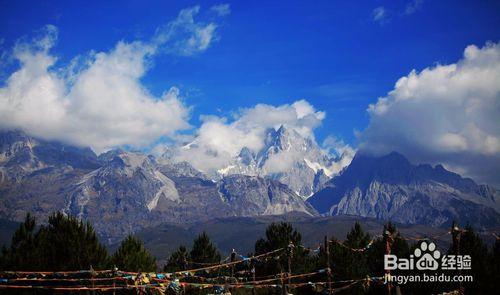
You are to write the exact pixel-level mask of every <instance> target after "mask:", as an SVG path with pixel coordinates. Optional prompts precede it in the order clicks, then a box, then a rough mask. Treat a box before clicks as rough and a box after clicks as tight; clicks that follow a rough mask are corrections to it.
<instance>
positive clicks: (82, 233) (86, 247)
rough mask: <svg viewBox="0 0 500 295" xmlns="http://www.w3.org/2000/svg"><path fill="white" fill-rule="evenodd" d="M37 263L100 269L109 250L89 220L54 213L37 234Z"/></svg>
mask: <svg viewBox="0 0 500 295" xmlns="http://www.w3.org/2000/svg"><path fill="white" fill-rule="evenodd" d="M36 239H37V242H38V253H39V258H40V267H41V269H44V270H80V269H89V267H90V266H92V267H93V268H94V269H102V268H105V267H106V266H107V263H108V253H107V251H106V248H104V246H103V245H101V244H100V243H99V239H98V238H97V235H96V233H95V231H94V228H93V227H92V225H91V224H90V223H83V222H82V221H80V220H78V219H76V218H75V217H67V216H65V215H63V214H62V213H55V214H52V215H51V216H50V217H49V223H48V225H46V226H42V227H41V228H40V231H39V232H38V234H37V237H36Z"/></svg>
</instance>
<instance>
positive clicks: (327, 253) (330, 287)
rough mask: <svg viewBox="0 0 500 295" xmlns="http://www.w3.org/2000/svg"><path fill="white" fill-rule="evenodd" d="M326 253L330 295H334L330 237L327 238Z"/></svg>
mask: <svg viewBox="0 0 500 295" xmlns="http://www.w3.org/2000/svg"><path fill="white" fill-rule="evenodd" d="M325 252H326V275H327V280H328V294H330V295H331V294H332V269H331V268H330V243H329V242H328V237H327V236H325Z"/></svg>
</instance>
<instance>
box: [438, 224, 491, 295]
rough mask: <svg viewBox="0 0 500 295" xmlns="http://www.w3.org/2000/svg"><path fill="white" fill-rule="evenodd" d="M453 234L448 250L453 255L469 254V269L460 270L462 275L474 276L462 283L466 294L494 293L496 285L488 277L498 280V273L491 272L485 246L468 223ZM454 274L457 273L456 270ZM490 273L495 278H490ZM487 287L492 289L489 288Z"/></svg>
mask: <svg viewBox="0 0 500 295" xmlns="http://www.w3.org/2000/svg"><path fill="white" fill-rule="evenodd" d="M453 234H454V238H453V244H452V245H451V247H450V249H449V251H448V252H449V253H450V254H454V255H470V256H471V262H472V265H471V269H470V270H465V271H461V272H460V273H461V274H462V275H472V276H473V278H474V281H473V282H472V283H470V282H467V283H463V284H462V285H463V287H465V291H466V294H492V292H493V293H494V292H495V289H494V288H495V287H496V286H492V285H491V281H489V279H490V278H491V279H492V280H497V281H496V282H498V279H499V275H498V274H494V273H492V272H491V270H492V269H491V268H490V263H491V262H490V261H489V258H490V257H489V255H488V248H487V246H486V245H485V244H484V242H483V241H482V240H481V238H480V237H479V235H478V234H476V233H475V231H474V229H473V228H472V227H471V226H470V225H467V226H466V227H465V228H464V230H463V231H459V232H457V231H455V232H453ZM455 274H458V271H457V272H456V273H455ZM492 275H493V276H496V278H492ZM489 288H493V289H491V290H490V289H489Z"/></svg>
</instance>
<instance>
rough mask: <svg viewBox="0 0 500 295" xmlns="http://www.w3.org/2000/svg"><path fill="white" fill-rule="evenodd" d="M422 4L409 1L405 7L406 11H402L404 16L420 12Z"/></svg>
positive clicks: (416, 1)
mask: <svg viewBox="0 0 500 295" xmlns="http://www.w3.org/2000/svg"><path fill="white" fill-rule="evenodd" d="M422 4H424V1H423V0H413V1H410V2H409V3H408V4H407V5H406V9H405V11H404V14H406V15H410V14H414V13H415V12H417V11H418V10H420V8H422Z"/></svg>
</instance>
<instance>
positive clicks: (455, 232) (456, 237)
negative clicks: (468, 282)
mask: <svg viewBox="0 0 500 295" xmlns="http://www.w3.org/2000/svg"><path fill="white" fill-rule="evenodd" d="M461 236H462V231H461V230H460V228H459V227H458V225H456V224H455V223H453V225H452V228H451V237H452V239H453V243H454V244H455V246H456V247H455V255H457V256H458V255H460V238H461ZM458 275H462V270H461V269H459V270H458ZM458 286H459V287H458V293H459V294H460V295H463V294H464V293H465V290H464V286H463V284H462V281H460V282H459V285H458Z"/></svg>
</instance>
